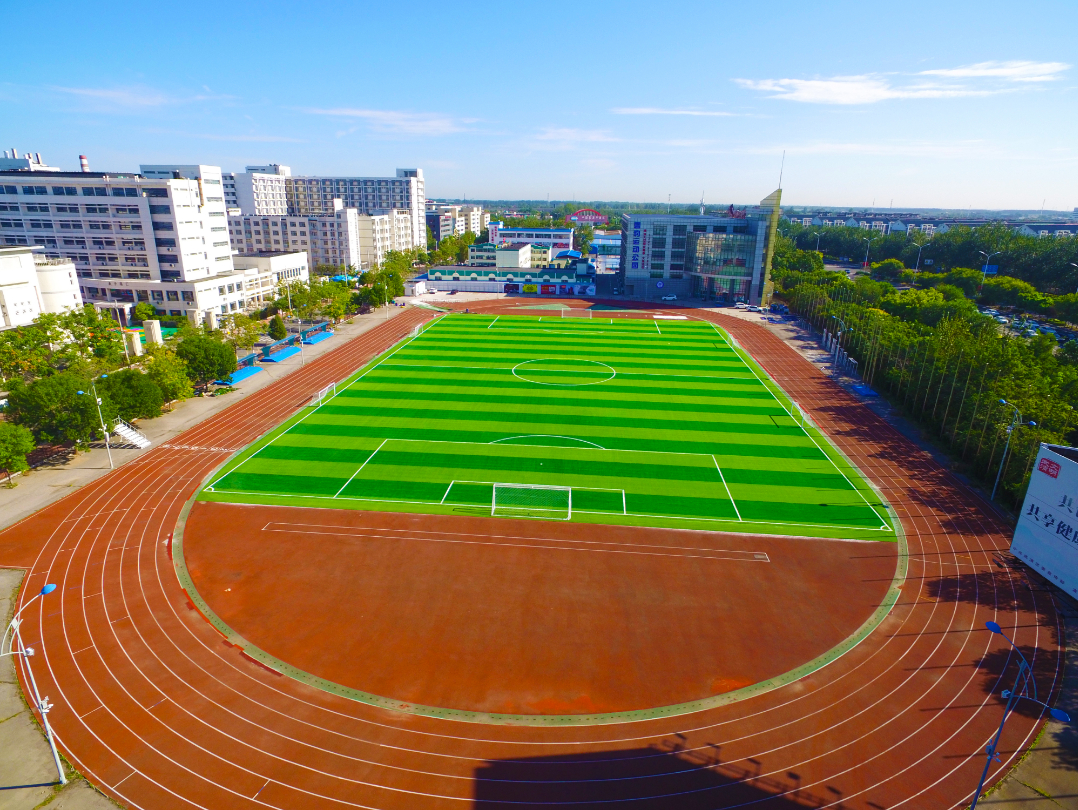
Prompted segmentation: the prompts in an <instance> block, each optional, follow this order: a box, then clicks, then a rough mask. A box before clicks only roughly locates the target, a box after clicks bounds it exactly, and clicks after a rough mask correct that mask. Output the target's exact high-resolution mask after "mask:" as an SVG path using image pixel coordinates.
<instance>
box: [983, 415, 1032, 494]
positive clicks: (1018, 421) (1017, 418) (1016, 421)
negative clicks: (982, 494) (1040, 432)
mask: <svg viewBox="0 0 1078 810" xmlns="http://www.w3.org/2000/svg"><path fill="white" fill-rule="evenodd" d="M999 404H1000V405H1006V406H1007V407H1008V408H1013V409H1014V416H1013V417H1012V418H1011V424H1010V426H1009V427H1008V428H1007V443H1006V444H1005V445H1003V456H1002V458H1000V460H999V472H997V473H996V483H995V484H994V485H993V487H992V497H991V498H990V500H993V501H994V500H995V499H996V490H997V489H999V479H1000V477H1001V476H1002V475H1003V463H1004V462H1005V461H1006V460H1007V451H1008V450H1009V449H1010V447H1011V436H1012V435H1013V434H1014V429H1015V428H1016V427H1019V426H1025V425H1029V426H1030V427H1037V423H1036V422H1032V421H1031V422H1023V421H1022V413H1021V412H1020V411H1019V410H1018V408H1017V407H1015V406H1014V405H1012V404H1011V403H1010V402H1008V401H1007V400H1005V399H1001V400H1000V401H999Z"/></svg>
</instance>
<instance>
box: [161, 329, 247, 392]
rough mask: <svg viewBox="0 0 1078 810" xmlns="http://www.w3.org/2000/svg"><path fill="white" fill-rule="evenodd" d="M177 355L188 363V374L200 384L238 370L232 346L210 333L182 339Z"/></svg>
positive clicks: (203, 384)
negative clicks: (216, 338)
mask: <svg viewBox="0 0 1078 810" xmlns="http://www.w3.org/2000/svg"><path fill="white" fill-rule="evenodd" d="M176 356H177V357H179V358H180V359H181V360H183V361H184V362H185V363H186V364H187V376H188V377H190V378H191V381H192V382H193V383H195V385H198V386H205V385H208V384H209V383H210V382H212V381H213V380H220V379H224V378H225V377H228V376H229V375H230V374H232V372H233V371H235V370H236V353H235V352H234V351H233V350H232V347H231V346H229V345H228V344H227V343H224V342H223V341H220V340H215V339H214V338H213V337H211V336H209V335H191V336H190V337H186V338H184V339H183V340H181V341H180V343H179V345H178V346H177V347H176Z"/></svg>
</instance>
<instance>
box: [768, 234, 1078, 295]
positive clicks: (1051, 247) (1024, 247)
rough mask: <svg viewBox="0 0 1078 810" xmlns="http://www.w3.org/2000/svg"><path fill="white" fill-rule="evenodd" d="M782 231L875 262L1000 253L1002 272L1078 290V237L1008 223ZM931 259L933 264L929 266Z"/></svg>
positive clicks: (811, 245) (970, 262) (1042, 286)
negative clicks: (884, 231) (1025, 231)
mask: <svg viewBox="0 0 1078 810" xmlns="http://www.w3.org/2000/svg"><path fill="white" fill-rule="evenodd" d="M782 232H783V233H784V234H785V235H786V236H788V237H789V238H791V239H792V240H793V242H794V247H796V248H799V249H801V250H816V249H817V244H818V245H819V251H820V252H821V253H823V254H825V255H827V256H831V257H835V258H840V257H845V258H850V259H853V260H855V261H861V260H863V259H864V257H865V253H866V250H867V251H868V256H869V261H870V262H879V261H882V260H884V259H897V260H898V261H900V262H902V264H903V266H905V267H909V268H913V267H915V266H917V264H918V251H919V252H920V268H922V269H923V268H926V267H927V268H930V269H933V270H936V271H941V270H942V271H947V270H949V269H952V268H955V267H973V268H980V267H982V266H983V265H984V264H985V261H984V258H985V257H984V255H982V251H983V253H984V254H988V255H992V254H997V255H994V256H993V257H992V262H991V263H992V264H994V265H998V266H999V271H1000V273H1001V274H1002V275H1004V276H1011V277H1013V278H1016V279H1019V280H1021V281H1025V282H1027V283H1028V284H1031V285H1032V286H1033V287H1034V288H1035V289H1036V290H1038V291H1039V292H1042V293H1048V294H1050V295H1064V294H1066V293H1069V292H1073V291H1074V290H1076V289H1078V267H1076V266H1075V265H1078V238H1070V239H1057V238H1048V237H1038V236H1022V235H1021V234H1018V233H1016V232H1015V231H1014V230H1013V229H1011V228H1010V227H1008V226H1006V225H1003V224H1002V223H993V224H988V225H982V226H980V227H977V228H969V227H966V226H958V227H955V228H951V229H950V230H948V231H947V232H946V233H937V234H933V235H931V236H929V235H927V234H922V233H919V232H910V233H909V234H899V233H896V234H891V235H888V236H880V235H876V234H875V233H874V232H871V231H865V230H862V229H860V228H846V227H842V228H826V227H823V228H821V227H816V228H813V227H805V226H802V225H796V224H793V223H789V222H783V223H782ZM866 239H871V242H870V244H867V245H866V243H865V240H866ZM926 259H928V260H930V261H931V262H932V264H931V265H925V260H926Z"/></svg>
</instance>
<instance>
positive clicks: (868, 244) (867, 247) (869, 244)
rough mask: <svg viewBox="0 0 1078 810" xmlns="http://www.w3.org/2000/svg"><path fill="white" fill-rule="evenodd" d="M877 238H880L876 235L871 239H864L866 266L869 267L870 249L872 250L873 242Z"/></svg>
mask: <svg viewBox="0 0 1078 810" xmlns="http://www.w3.org/2000/svg"><path fill="white" fill-rule="evenodd" d="M877 238H878V237H875V236H874V237H872V238H871V239H864V240H862V241H864V243H865V263H864V266H865V267H868V252H869V251H870V250H872V243H873V242H874V241H876V239H877Z"/></svg>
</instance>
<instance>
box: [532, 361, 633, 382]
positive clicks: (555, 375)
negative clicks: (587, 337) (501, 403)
mask: <svg viewBox="0 0 1078 810" xmlns="http://www.w3.org/2000/svg"><path fill="white" fill-rule="evenodd" d="M513 376H514V377H516V378H517V379H520V380H524V381H525V382H530V383H535V384H537V385H558V386H566V387H577V386H581V385H596V384H598V383H604V382H609V381H610V380H612V379H614V377H615V376H617V372H616V371H614V369H613V367H612V366H608V365H607V364H606V363H600V362H599V361H598V360H578V359H576V358H571V357H570V358H565V357H544V358H540V359H538V360H525V361H524V362H523V363H518V364H517V365H515V366H513Z"/></svg>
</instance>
